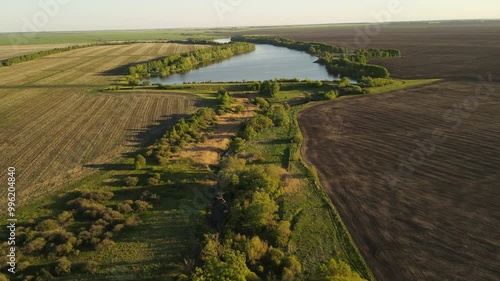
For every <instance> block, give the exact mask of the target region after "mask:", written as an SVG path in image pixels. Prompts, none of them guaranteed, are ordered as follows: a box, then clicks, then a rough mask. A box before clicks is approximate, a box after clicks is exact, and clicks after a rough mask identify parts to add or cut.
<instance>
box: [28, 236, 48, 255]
mask: <svg viewBox="0 0 500 281" xmlns="http://www.w3.org/2000/svg"><path fill="white" fill-rule="evenodd" d="M46 243H47V242H46V241H45V239H44V238H42V237H38V238H36V239H35V240H33V241H31V242H29V243H28V244H27V245H26V247H25V251H26V254H31V255H32V254H36V253H39V252H40V251H42V250H43V248H44V247H45V244H46Z"/></svg>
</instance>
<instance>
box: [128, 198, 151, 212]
mask: <svg viewBox="0 0 500 281" xmlns="http://www.w3.org/2000/svg"><path fill="white" fill-rule="evenodd" d="M132 207H133V208H134V210H136V211H137V212H143V211H147V210H149V209H151V208H153V206H152V205H151V204H149V203H148V202H146V201H142V200H135V201H134V205H133V206H132Z"/></svg>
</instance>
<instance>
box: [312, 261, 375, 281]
mask: <svg viewBox="0 0 500 281" xmlns="http://www.w3.org/2000/svg"><path fill="white" fill-rule="evenodd" d="M313 280H315V281H336V280H339V281H340V280H341V281H366V280H365V279H363V278H361V276H359V274H358V273H357V272H354V271H352V269H351V267H350V266H349V265H348V264H347V263H345V262H343V261H336V260H335V259H330V261H328V262H326V263H323V264H321V265H320V266H319V267H318V269H317V270H316V272H315V274H314V279H313Z"/></svg>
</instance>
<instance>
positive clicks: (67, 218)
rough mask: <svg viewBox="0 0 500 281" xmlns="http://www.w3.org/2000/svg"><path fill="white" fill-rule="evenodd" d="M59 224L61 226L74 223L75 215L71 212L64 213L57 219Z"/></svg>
mask: <svg viewBox="0 0 500 281" xmlns="http://www.w3.org/2000/svg"><path fill="white" fill-rule="evenodd" d="M57 222H58V223H60V224H67V223H71V222H73V214H72V213H71V212H68V211H64V212H62V213H61V214H60V215H59V216H58V217H57Z"/></svg>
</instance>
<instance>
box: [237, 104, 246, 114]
mask: <svg viewBox="0 0 500 281" xmlns="http://www.w3.org/2000/svg"><path fill="white" fill-rule="evenodd" d="M235 111H236V113H242V112H243V111H245V107H244V106H243V105H241V104H240V105H237V106H236V108H235Z"/></svg>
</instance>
